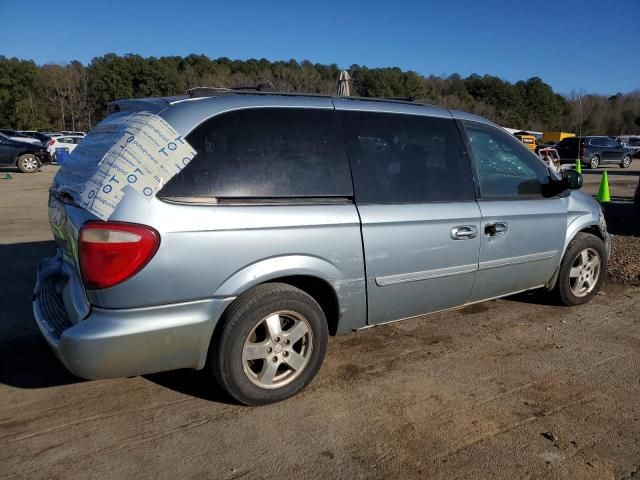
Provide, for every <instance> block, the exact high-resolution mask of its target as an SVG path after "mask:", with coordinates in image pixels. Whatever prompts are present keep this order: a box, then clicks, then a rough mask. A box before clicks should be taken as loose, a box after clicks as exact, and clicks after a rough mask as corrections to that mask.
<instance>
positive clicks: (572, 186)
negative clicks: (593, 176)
mask: <svg viewBox="0 0 640 480" xmlns="http://www.w3.org/2000/svg"><path fill="white" fill-rule="evenodd" d="M561 182H562V186H563V187H564V189H566V190H578V189H579V188H581V187H582V175H581V174H580V173H578V172H576V171H575V170H564V171H563V172H562V180H561Z"/></svg>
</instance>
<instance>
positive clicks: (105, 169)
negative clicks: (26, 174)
mask: <svg viewBox="0 0 640 480" xmlns="http://www.w3.org/2000/svg"><path fill="white" fill-rule="evenodd" d="M195 154H196V152H195V151H194V150H193V149H192V148H191V146H190V145H189V143H188V142H187V141H186V140H185V139H184V138H182V136H181V135H180V134H179V133H178V132H177V131H176V130H175V129H174V128H173V127H172V126H171V125H169V124H168V123H167V122H166V121H165V120H164V119H162V118H161V117H159V116H158V115H155V114H152V113H149V112H136V113H122V114H114V115H111V116H110V117H108V118H106V119H105V120H104V121H102V122H101V123H99V124H98V125H97V126H96V127H94V128H93V129H92V130H91V132H89V134H88V135H87V136H86V137H85V138H84V139H83V140H82V141H81V142H80V144H79V145H78V147H76V148H75V150H74V151H73V152H72V153H71V155H70V156H69V158H68V159H67V161H66V162H65V164H64V165H63V166H62V167H61V168H60V170H59V171H58V173H57V174H56V177H55V179H54V188H55V189H57V190H58V191H61V192H67V193H69V194H70V195H71V196H72V197H73V198H74V200H75V201H76V202H77V203H78V205H80V206H81V207H82V208H85V209H86V210H88V211H89V212H91V213H93V214H94V215H96V216H97V217H99V218H101V219H103V220H108V219H109V217H110V216H111V215H112V214H113V212H114V211H115V209H116V207H117V206H118V204H119V203H120V201H121V200H122V198H123V197H124V196H125V195H129V194H132V195H140V196H141V197H142V198H146V199H150V198H153V196H154V195H155V194H156V192H157V191H158V190H160V189H161V188H162V187H163V186H164V185H165V184H166V183H167V182H168V181H169V180H170V179H171V178H172V177H173V176H174V175H176V174H177V173H178V172H179V171H180V170H182V169H183V168H184V167H185V166H186V165H188V164H189V162H191V160H192V159H193V157H194V156H195Z"/></svg>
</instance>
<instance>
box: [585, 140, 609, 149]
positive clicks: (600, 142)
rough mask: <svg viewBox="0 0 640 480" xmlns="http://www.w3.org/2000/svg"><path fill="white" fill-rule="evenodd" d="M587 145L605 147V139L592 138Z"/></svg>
mask: <svg viewBox="0 0 640 480" xmlns="http://www.w3.org/2000/svg"><path fill="white" fill-rule="evenodd" d="M589 145H593V146H594V147H606V146H607V139H606V138H592V139H591V141H590V142H589Z"/></svg>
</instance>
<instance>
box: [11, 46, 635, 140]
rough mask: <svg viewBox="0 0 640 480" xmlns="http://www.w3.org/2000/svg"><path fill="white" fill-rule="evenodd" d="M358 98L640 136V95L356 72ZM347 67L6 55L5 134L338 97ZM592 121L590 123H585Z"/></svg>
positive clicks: (550, 127) (510, 122) (537, 127)
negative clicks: (144, 101) (203, 92)
mask: <svg viewBox="0 0 640 480" xmlns="http://www.w3.org/2000/svg"><path fill="white" fill-rule="evenodd" d="M348 71H349V74H350V76H351V79H352V80H351V94H352V95H357V96H362V97H399V98H409V97H411V98H415V100H416V101H420V102H426V103H432V104H435V105H439V106H443V107H446V108H452V109H458V110H465V111H468V112H472V113H476V114H478V115H482V116H484V117H487V118H489V119H491V120H493V121H494V122H496V123H498V124H500V125H503V126H508V127H513V128H520V129H524V130H534V131H555V130H563V131H570V132H576V133H577V132H578V131H579V129H580V124H581V123H582V133H583V134H584V135H592V134H602V135H620V134H638V133H640V90H638V91H634V92H631V93H626V94H621V93H618V94H616V95H613V96H603V95H597V94H586V95H584V94H577V93H576V92H572V93H571V94H569V95H566V96H563V95H560V94H558V93H556V92H554V91H553V89H552V88H551V86H549V85H548V84H546V83H544V82H543V81H542V80H541V79H540V78H538V77H533V78H530V79H528V80H521V81H518V82H515V83H510V82H507V81H505V80H503V79H501V78H498V77H495V76H491V75H484V76H480V75H475V74H474V75H470V76H468V77H466V78H463V77H461V76H460V75H457V74H453V75H450V76H446V77H445V76H436V75H430V76H423V75H419V74H418V73H416V72H413V71H403V70H401V69H399V68H367V67H365V66H361V65H352V66H351V67H350V68H349V69H348ZM339 73H340V68H339V67H338V66H337V65H335V64H332V65H322V64H318V63H311V62H309V61H306V60H305V61H302V62H297V61H295V60H289V61H274V62H271V61H269V60H266V59H261V60H255V59H251V60H230V59H228V58H217V59H210V58H208V57H206V56H204V55H194V54H192V55H188V56H187V57H178V56H172V57H160V58H156V57H147V58H145V57H141V56H139V55H132V54H130V55H124V56H121V55H116V54H113V53H109V54H107V55H104V56H101V57H96V58H93V59H92V60H91V62H89V64H88V65H83V64H82V63H80V62H78V61H72V62H70V63H67V64H64V65H59V64H46V65H36V64H35V63H34V62H32V61H27V60H21V59H17V58H7V57H4V56H2V55H0V127H4V128H16V129H22V130H27V129H29V130H30V129H37V130H48V129H56V130H88V129H89V128H90V127H91V126H92V125H94V124H96V123H97V122H99V121H100V120H101V119H102V118H103V117H104V115H105V113H106V109H107V104H108V103H109V102H110V101H112V100H115V99H119V98H140V97H155V96H171V95H180V94H184V92H185V91H186V90H187V89H189V88H193V87H199V86H206V87H242V86H256V85H262V84H264V85H268V86H269V87H271V88H273V89H274V90H278V91H286V92H303V93H320V94H335V93H336V91H337V79H338V75H339ZM581 121H582V122H581Z"/></svg>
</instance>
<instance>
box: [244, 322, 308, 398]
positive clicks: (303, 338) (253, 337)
mask: <svg viewBox="0 0 640 480" xmlns="http://www.w3.org/2000/svg"><path fill="white" fill-rule="evenodd" d="M312 351H313V333H312V330H311V325H310V324H309V322H308V320H307V319H306V318H305V317H304V316H303V315H301V314H299V313H297V312H293V311H289V310H285V311H278V312H275V313H273V314H270V315H269V316H267V317H265V318H263V319H261V320H260V321H259V322H258V323H257V325H256V326H255V327H254V328H253V330H251V332H250V333H249V335H248V337H247V338H246V340H245V342H244V346H243V349H242V367H243V370H244V373H245V375H246V376H247V378H248V379H249V381H251V383H253V384H254V385H256V386H258V387H260V388H266V389H274V388H280V387H283V386H285V385H287V384H289V383H291V382H292V381H293V380H294V379H295V378H297V377H298V376H299V375H300V374H301V373H302V372H303V370H304V369H305V367H306V366H307V363H308V362H309V358H310V356H311V352H312Z"/></svg>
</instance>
